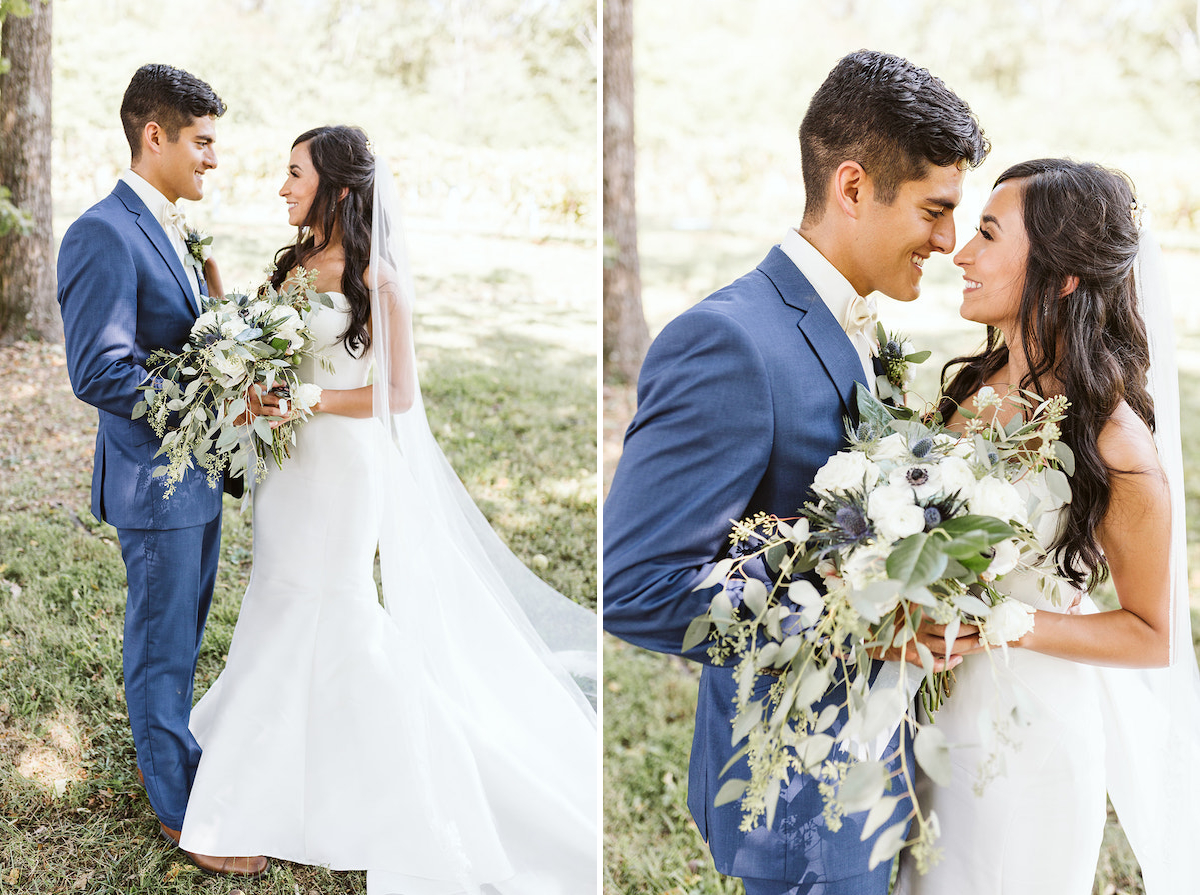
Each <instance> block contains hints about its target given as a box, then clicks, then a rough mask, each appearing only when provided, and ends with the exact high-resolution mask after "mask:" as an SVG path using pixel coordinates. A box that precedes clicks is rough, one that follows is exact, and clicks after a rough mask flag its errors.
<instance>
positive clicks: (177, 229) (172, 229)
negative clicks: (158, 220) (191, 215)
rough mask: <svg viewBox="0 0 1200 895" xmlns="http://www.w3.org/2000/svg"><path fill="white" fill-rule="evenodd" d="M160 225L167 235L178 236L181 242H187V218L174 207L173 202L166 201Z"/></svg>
mask: <svg viewBox="0 0 1200 895" xmlns="http://www.w3.org/2000/svg"><path fill="white" fill-rule="evenodd" d="M162 226H163V229H164V230H165V231H167V235H168V236H178V237H179V239H180V240H181V241H182V242H184V243H186V242H187V220H186V219H185V218H184V216H183V214H182V213H181V212H180V211H179V209H178V208H176V207H175V203H173V202H168V203H167V207H166V208H165V209H163V214H162Z"/></svg>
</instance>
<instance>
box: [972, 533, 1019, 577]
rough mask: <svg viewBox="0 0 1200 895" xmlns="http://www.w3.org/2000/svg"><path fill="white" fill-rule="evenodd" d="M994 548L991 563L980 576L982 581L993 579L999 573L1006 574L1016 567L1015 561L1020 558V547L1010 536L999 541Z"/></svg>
mask: <svg viewBox="0 0 1200 895" xmlns="http://www.w3.org/2000/svg"><path fill="white" fill-rule="evenodd" d="M994 549H995V553H994V554H993V556H992V561H991V563H989V564H988V567H987V570H986V571H985V572H984V573H983V574H982V575H981V576H980V577H981V578H983V580H984V581H995V580H996V579H997V578H999V577H1000V576H1001V575H1007V574H1008V573H1009V572H1011V571H1012V570H1013V569H1015V568H1016V567H1017V561H1018V560H1019V559H1020V558H1021V548H1020V547H1019V546H1017V542H1016V541H1014V540H1013V539H1012V538H1009V539H1008V540H1007V541H1001V542H1000V543H999V544H997V545H996V546H995V548H994Z"/></svg>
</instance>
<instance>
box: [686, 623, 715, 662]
mask: <svg viewBox="0 0 1200 895" xmlns="http://www.w3.org/2000/svg"><path fill="white" fill-rule="evenodd" d="M711 628H712V622H710V621H709V620H708V617H707V616H704V615H702V616H700V617H699V618H694V619H692V621H691V624H689V625H688V626H687V632H686V633H685V634H684V635H683V651H684V652H685V653H687V652H691V651H692V650H694V649H695V648H696V647H698V646H699V645H700V644H702V643H703V642H704V641H705V640H707V639H708V632H709V630H710V629H711Z"/></svg>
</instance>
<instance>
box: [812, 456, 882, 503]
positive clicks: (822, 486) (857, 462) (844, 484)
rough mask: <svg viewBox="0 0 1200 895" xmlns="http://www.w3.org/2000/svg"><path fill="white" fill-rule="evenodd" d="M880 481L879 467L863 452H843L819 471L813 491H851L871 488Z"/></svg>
mask: <svg viewBox="0 0 1200 895" xmlns="http://www.w3.org/2000/svg"><path fill="white" fill-rule="evenodd" d="M877 481H879V467H878V466H876V465H875V464H874V463H872V462H871V461H870V460H868V459H867V455H866V454H864V453H863V452H862V451H841V452H839V453H836V454H834V455H833V456H832V457H830V458H829V461H828V462H827V463H826V464H825V465H824V466H822V467H821V468H820V469H818V470H817V474H816V476H814V478H813V490H814V491H819V492H821V493H824V494H834V493H837V492H838V491H849V490H851V489H853V488H862V487H864V486H865V487H867V488H870V487H871V486H872V485H874V484H875V483H876V482H877Z"/></svg>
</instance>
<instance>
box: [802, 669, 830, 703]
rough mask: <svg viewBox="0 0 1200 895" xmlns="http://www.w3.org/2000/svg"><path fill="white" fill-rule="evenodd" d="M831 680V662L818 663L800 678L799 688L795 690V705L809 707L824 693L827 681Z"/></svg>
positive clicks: (827, 687) (827, 684) (826, 688)
mask: <svg viewBox="0 0 1200 895" xmlns="http://www.w3.org/2000/svg"><path fill="white" fill-rule="evenodd" d="M832 680H833V664H832V663H829V664H826V665H818V666H816V667H815V668H813V669H811V670H810V671H808V672H807V673H806V674H804V675H803V676H802V677H801V678H800V688H799V690H798V691H797V692H796V705H798V706H800V707H801V708H804V709H811V708H812V705H813V703H814V702H816V701H817V700H818V699H820V698H821V697H822V696H824V695H825V691H826V690H828V689H829V683H830V681H832Z"/></svg>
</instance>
